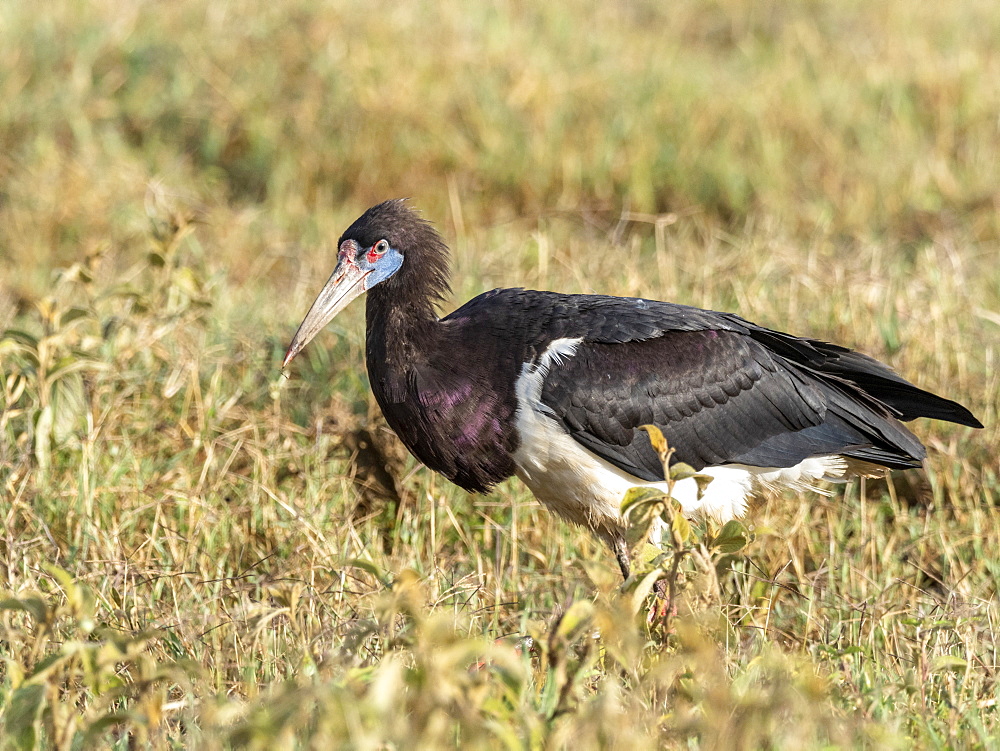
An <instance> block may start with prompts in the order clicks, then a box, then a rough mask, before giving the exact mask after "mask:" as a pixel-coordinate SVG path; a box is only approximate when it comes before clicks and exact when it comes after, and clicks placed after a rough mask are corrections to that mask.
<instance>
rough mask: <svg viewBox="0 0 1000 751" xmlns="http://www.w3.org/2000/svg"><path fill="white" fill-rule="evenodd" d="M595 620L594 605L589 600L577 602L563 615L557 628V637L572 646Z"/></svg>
mask: <svg viewBox="0 0 1000 751" xmlns="http://www.w3.org/2000/svg"><path fill="white" fill-rule="evenodd" d="M593 619H594V605H593V603H591V602H590V601H589V600H577V601H576V602H574V603H573V604H572V605H570V606H569V610H567V611H566V612H565V613H563V616H562V618H560V619H559V625H558V626H557V627H556V636H558V637H559V638H561V639H562V640H563V641H565V642H566V643H567V644H572V643H573V642H575V641H576V640H577V639H579V638H580V636H581V635H582V634H583V632H584V631H586V630H587V629H588V628H589V627H590V624H591V622H592V621H593Z"/></svg>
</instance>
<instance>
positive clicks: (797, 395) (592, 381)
mask: <svg viewBox="0 0 1000 751" xmlns="http://www.w3.org/2000/svg"><path fill="white" fill-rule="evenodd" d="M443 321H445V322H451V323H452V324H453V325H457V326H466V327H467V328H468V329H469V330H472V331H476V332H478V333H480V334H481V335H482V337H483V339H484V340H489V339H492V338H497V339H499V340H503V341H504V342H505V343H506V344H509V343H511V342H519V343H520V345H521V349H520V350H519V351H518V352H516V353H514V352H513V350H511V351H510V352H508V353H507V354H513V355H515V356H514V357H513V358H512V359H511V360H510V361H509V362H505V363H502V364H501V363H497V364H498V365H502V367H501V368H500V369H501V370H503V369H505V368H516V369H517V370H512V371H511V372H510V377H511V378H513V377H514V376H515V375H516V373H517V371H519V369H520V366H521V363H525V362H537V360H538V358H539V357H540V356H541V355H542V353H543V352H544V351H545V349H546V348H547V347H548V346H549V344H550V343H551V342H552V341H553V340H554V339H559V338H570V339H581V340H582V343H581V344H580V346H579V347H578V348H577V350H576V352H575V354H574V355H573V356H571V357H568V358H565V359H563V361H562V362H559V363H555V364H553V366H552V368H551V369H550V372H549V374H548V376H547V378H546V380H545V383H544V385H543V389H542V396H541V399H542V402H543V403H544V404H545V405H546V406H547V408H548V410H549V411H550V412H551V414H552V415H553V417H554V418H555V419H558V420H560V421H561V422H562V423H563V424H564V425H565V427H566V429H567V430H568V431H569V432H570V433H571V434H572V435H573V437H574V438H575V439H576V440H577V441H579V442H580V443H581V444H583V445H584V446H586V447H587V448H589V449H590V450H591V451H593V452H594V453H596V454H598V455H599V456H602V457H604V458H605V459H607V460H608V461H610V462H611V463H613V464H615V465H617V466H618V467H620V468H622V469H624V470H625V471H627V472H631V473H633V474H635V476H637V477H640V478H643V479H646V480H657V479H662V477H663V472H662V468H661V467H660V465H659V461H658V460H657V458H656V455H655V454H654V452H653V450H652V447H651V446H650V445H649V440H648V437H647V436H646V433H645V432H644V431H641V430H639V429H638V428H639V426H640V425H644V424H647V423H648V424H654V425H656V426H658V427H659V428H660V429H661V430H662V431H663V433H664V435H665V436H666V437H667V440H668V441H669V442H670V444H671V445H672V446H675V447H676V448H677V450H678V451H677V454H675V457H676V460H678V461H684V462H686V463H688V464H691V465H692V466H694V467H696V468H702V467H704V466H706V465H714V464H725V463H734V464H735V463H738V464H746V465H750V466H759V467H790V466H794V465H795V464H797V463H798V462H800V461H802V460H803V459H805V458H808V457H810V456H818V455H822V454H834V453H836V454H843V455H845V456H849V457H852V458H856V459H861V460H863V461H868V462H873V463H876V464H881V465H884V466H887V467H893V468H903V467H912V466H916V465H918V464H919V463H920V460H921V459H922V458H923V456H924V454H925V451H924V448H923V446H922V445H921V444H920V442H919V441H918V440H917V439H916V438H915V437H914V436H913V435H912V434H911V433H910V432H909V431H908V430H906V428H905V427H903V426H902V425H901V424H900V423H899V420H912V419H913V418H915V417H931V418H935V419H940V420H949V421H951V422H957V423H960V424H962V425H970V426H973V427H982V425H981V424H980V423H979V421H978V420H977V419H976V418H975V417H974V416H973V415H972V414H971V413H970V412H969V411H968V410H967V409H965V408H964V407H962V406H961V405H960V404H957V403H956V402H953V401H951V400H949V399H944V398H942V397H939V396H936V395H934V394H931V393H929V392H927V391H923V390H922V389H919V388H917V387H916V386H914V385H913V384H911V383H908V382H907V381H905V380H904V379H902V378H900V377H899V376H898V375H897V374H895V373H894V372H893V371H892V370H891V369H889V368H888V367H887V366H885V365H883V364H882V363H880V362H878V361H877V360H874V359H872V358H870V357H868V356H866V355H863V354H860V353H858V352H853V351H851V350H849V349H846V348H844V347H840V346H837V345H834V344H828V343H826V342H822V341H819V340H815V339H805V338H800V337H796V336H792V335H790V334H784V333H781V332H778V331H773V330H771V329H766V328H763V327H761V326H757V325H756V324H753V323H751V322H749V321H746V320H744V319H743V318H740V317H739V316H737V315H733V314H731V313H719V312H715V311H711V310H702V309H700V308H693V307H690V306H686V305H678V304H675V303H667V302H660V301H656V300H644V299H638V298H621V297H608V296H605V295H563V294H559V293H555V292H538V291H533V290H524V289H498V290H493V291H491V292H487V293H485V294H483V295H480V296H479V297H477V298H475V299H473V300H470V301H469V302H468V303H466V304H465V305H464V306H462V307H461V308H459V309H458V310H456V311H455V312H454V313H452V314H451V315H449V316H447V317H446V318H444V319H443Z"/></svg>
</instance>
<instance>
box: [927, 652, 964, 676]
mask: <svg viewBox="0 0 1000 751" xmlns="http://www.w3.org/2000/svg"><path fill="white" fill-rule="evenodd" d="M968 667H969V661H968V660H966V659H965V658H964V657H959V656H958V655H938V656H937V657H935V658H934V659H933V660H932V661H931V672H932V673H938V672H941V671H944V670H965V669H967V668H968Z"/></svg>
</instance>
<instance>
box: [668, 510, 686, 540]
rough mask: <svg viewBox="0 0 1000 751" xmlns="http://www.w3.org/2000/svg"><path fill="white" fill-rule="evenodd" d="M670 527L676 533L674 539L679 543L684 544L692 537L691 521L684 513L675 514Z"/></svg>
mask: <svg viewBox="0 0 1000 751" xmlns="http://www.w3.org/2000/svg"><path fill="white" fill-rule="evenodd" d="M670 528H671V530H672V531H673V533H674V541H675V542H676V543H677V544H678V545H684V544H685V543H686V542H687V541H688V540H689V539H690V538H691V522H689V521H688V520H687V517H686V516H684V514H679V513H677V514H674V518H673V520H672V521H671V522H670Z"/></svg>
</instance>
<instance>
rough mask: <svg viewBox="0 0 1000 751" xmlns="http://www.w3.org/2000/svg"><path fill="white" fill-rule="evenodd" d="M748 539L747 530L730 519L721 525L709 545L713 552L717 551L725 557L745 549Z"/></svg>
mask: <svg viewBox="0 0 1000 751" xmlns="http://www.w3.org/2000/svg"><path fill="white" fill-rule="evenodd" d="M748 539H749V533H748V532H747V528H746V527H744V526H743V524H742V523H740V522H738V521H736V520H735V519H730V520H729V521H728V522H726V523H725V525H723V527H722V529H720V530H719V534H717V535H716V536H715V537H714V538H713V539H712V542H711V545H709V547H710V548H712V549H713V550H718V551H719V552H720V553H724V554H726V555H728V554H731V553H736V552H739V551H740V550H743V548H745V547H746V545H747V541H748Z"/></svg>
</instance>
